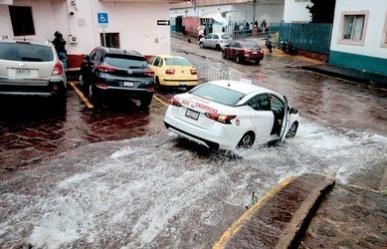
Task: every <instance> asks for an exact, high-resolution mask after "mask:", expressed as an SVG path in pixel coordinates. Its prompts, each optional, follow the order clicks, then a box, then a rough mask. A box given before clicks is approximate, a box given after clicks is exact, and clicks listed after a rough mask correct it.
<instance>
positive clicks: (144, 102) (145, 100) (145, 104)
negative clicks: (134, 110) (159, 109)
mask: <svg viewBox="0 0 387 249" xmlns="http://www.w3.org/2000/svg"><path fill="white" fill-rule="evenodd" d="M152 98H153V94H150V95H147V96H143V97H141V99H140V102H141V108H143V109H148V108H149V105H150V104H151V103H152Z"/></svg>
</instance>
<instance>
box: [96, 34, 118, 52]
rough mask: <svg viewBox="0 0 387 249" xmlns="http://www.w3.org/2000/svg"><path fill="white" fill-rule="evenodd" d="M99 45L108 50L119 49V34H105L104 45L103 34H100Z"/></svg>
mask: <svg viewBox="0 0 387 249" xmlns="http://www.w3.org/2000/svg"><path fill="white" fill-rule="evenodd" d="M100 38H101V45H102V46H104V47H108V48H120V34H119V33H106V44H104V40H103V33H101V34H100Z"/></svg>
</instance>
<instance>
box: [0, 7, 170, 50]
mask: <svg viewBox="0 0 387 249" xmlns="http://www.w3.org/2000/svg"><path fill="white" fill-rule="evenodd" d="M76 3H77V5H76V8H74V7H73V6H71V5H70V0H63V1H54V2H52V1H47V0H15V1H14V5H21V6H23V5H24V6H30V7H32V14H33V20H34V26H35V33H36V35H34V36H27V38H29V39H35V40H52V39H53V38H54V37H53V34H54V32H55V31H57V30H58V31H60V32H62V33H63V35H64V37H65V38H67V37H68V35H70V34H71V35H73V36H76V37H77V38H78V43H77V44H69V42H68V44H67V46H66V49H67V51H68V53H69V54H86V53H89V52H90V51H91V50H92V49H93V48H95V47H96V46H99V45H100V36H99V33H100V32H102V28H100V27H99V26H97V14H96V13H97V12H101V11H106V12H108V13H109V25H108V27H106V29H105V30H106V32H117V33H119V34H120V46H121V48H123V49H128V50H132V49H133V50H137V51H139V52H140V53H142V54H145V55H147V54H160V53H165V54H168V53H170V35H169V26H157V20H168V19H169V4H168V3H167V2H165V3H157V2H155V3H149V2H148V3H142V2H101V1H99V0H78V1H76ZM70 11H73V12H74V15H72V16H70V15H69V12H70ZM2 35H7V36H8V37H13V31H12V24H11V20H10V16H9V11H8V6H7V5H0V36H2Z"/></svg>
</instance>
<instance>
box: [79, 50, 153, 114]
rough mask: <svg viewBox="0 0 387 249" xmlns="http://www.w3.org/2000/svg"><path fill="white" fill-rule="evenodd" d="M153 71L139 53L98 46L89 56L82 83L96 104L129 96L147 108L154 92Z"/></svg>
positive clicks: (81, 76)
mask: <svg viewBox="0 0 387 249" xmlns="http://www.w3.org/2000/svg"><path fill="white" fill-rule="evenodd" d="M153 79H154V72H153V71H152V70H151V69H150V68H149V67H148V63H147V61H146V60H145V58H144V57H143V56H142V55H141V54H140V53H138V52H136V51H127V50H123V49H115V48H105V47H97V48H95V49H94V50H93V51H92V52H91V53H90V54H89V55H86V56H85V58H84V60H83V62H82V65H81V74H80V76H79V84H80V86H81V87H82V89H83V90H84V91H85V92H86V93H87V94H88V96H89V98H90V99H91V101H92V102H93V103H94V104H99V103H100V102H101V100H102V99H103V98H104V97H109V96H117V95H121V96H129V97H130V98H133V99H139V100H140V101H141V106H142V107H148V106H149V105H150V103H151V101H152V96H153V92H154V80H153Z"/></svg>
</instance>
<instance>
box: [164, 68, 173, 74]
mask: <svg viewBox="0 0 387 249" xmlns="http://www.w3.org/2000/svg"><path fill="white" fill-rule="evenodd" d="M165 73H166V74H169V75H172V74H175V69H167V70H166V71H165Z"/></svg>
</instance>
